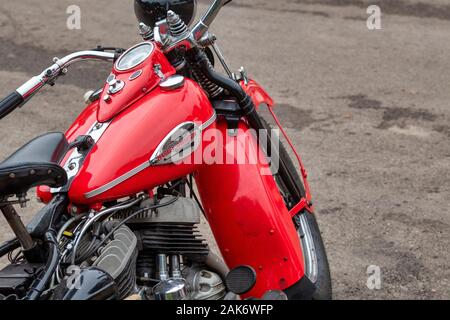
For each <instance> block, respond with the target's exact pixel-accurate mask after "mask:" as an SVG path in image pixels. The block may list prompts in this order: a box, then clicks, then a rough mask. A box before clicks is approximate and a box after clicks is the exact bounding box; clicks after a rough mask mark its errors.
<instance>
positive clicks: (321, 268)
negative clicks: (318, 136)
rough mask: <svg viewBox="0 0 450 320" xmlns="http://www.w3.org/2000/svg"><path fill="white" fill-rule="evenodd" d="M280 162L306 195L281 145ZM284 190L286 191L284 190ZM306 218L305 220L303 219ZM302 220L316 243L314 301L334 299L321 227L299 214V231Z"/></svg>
mask: <svg viewBox="0 0 450 320" xmlns="http://www.w3.org/2000/svg"><path fill="white" fill-rule="evenodd" d="M262 121H263V123H264V125H265V126H267V130H270V128H271V126H270V125H269V124H268V122H267V121H266V120H265V119H263V118H262ZM279 154H280V161H283V162H284V163H285V165H286V167H287V168H288V170H289V171H290V172H291V173H292V177H293V178H294V181H295V183H296V184H297V186H298V188H299V189H300V190H301V191H302V192H303V194H302V195H304V190H305V188H304V186H303V182H302V179H301V178H300V176H299V174H298V170H297V169H296V167H295V165H294V163H293V161H292V159H291V157H290V156H289V153H288V152H287V150H286V148H285V146H284V145H283V144H282V143H280V150H279ZM275 178H276V180H277V181H278V182H279V183H278V184H279V187H280V189H281V192H283V193H285V194H286V193H288V191H287V190H286V188H285V187H284V186H283V183H282V182H281V181H280V179H281V178H280V177H279V176H275ZM283 189H284V190H283ZM301 216H302V217H304V218H301ZM300 219H304V221H306V223H307V225H308V227H309V229H310V232H311V236H312V242H313V243H314V248H315V253H316V257H317V266H318V267H317V277H316V281H313V284H314V286H315V288H316V289H315V292H314V294H313V297H312V299H313V300H330V299H332V287H331V275H330V268H329V264H328V258H327V254H326V251H325V246H324V244H323V240H322V235H321V233H320V229H319V225H318V224H317V220H316V217H315V215H313V214H310V213H308V212H299V214H298V215H297V216H296V217H295V218H294V220H293V223H295V225H296V227H297V230H298V231H300V230H299V228H301V226H300V223H299V222H300Z"/></svg>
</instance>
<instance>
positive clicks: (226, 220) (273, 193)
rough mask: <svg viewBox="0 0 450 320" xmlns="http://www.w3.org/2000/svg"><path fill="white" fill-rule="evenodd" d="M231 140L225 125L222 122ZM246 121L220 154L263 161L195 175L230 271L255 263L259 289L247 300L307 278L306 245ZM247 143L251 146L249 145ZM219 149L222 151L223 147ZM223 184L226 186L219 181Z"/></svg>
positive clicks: (223, 131) (214, 168)
mask: <svg viewBox="0 0 450 320" xmlns="http://www.w3.org/2000/svg"><path fill="white" fill-rule="evenodd" d="M217 128H218V130H219V132H220V133H221V134H222V136H223V137H226V136H227V125H226V123H225V122H224V121H220V122H219V123H218V124H217ZM247 129H248V126H247V125H246V124H245V123H244V122H241V123H240V124H239V131H238V132H239V134H238V136H236V137H234V138H229V139H226V143H224V144H218V145H217V148H221V147H220V145H222V148H223V150H220V151H218V153H219V154H222V153H223V154H227V153H230V152H231V150H235V152H236V153H235V154H241V155H242V154H245V158H246V159H256V157H258V158H259V161H258V162H255V163H254V164H251V163H252V162H251V161H249V162H248V163H247V164H213V165H209V166H204V167H202V168H201V169H200V170H199V171H198V173H196V174H195V178H196V183H197V186H198V190H199V193H200V197H201V200H202V203H203V206H204V208H205V212H206V215H207V219H208V223H209V225H210V226H211V229H212V231H213V233H214V236H215V239H216V241H217V243H218V245H219V248H220V250H221V252H222V255H223V257H224V259H225V261H226V263H227V265H228V266H229V267H230V268H234V267H237V266H239V265H249V266H251V267H253V268H254V269H255V270H256V272H257V282H256V286H255V287H254V288H253V289H252V290H251V291H250V292H249V293H248V294H246V295H245V297H248V296H253V297H261V296H262V295H263V294H264V293H265V292H266V291H267V290H271V289H286V288H288V287H290V286H292V285H293V284H295V283H296V282H298V281H299V279H301V278H302V277H303V275H304V265H303V258H302V257H303V256H302V251H301V245H300V241H299V238H298V235H297V232H296V230H295V227H294V224H293V223H292V218H291V216H290V215H289V212H288V210H287V208H286V206H285V203H284V201H283V199H282V197H281V195H280V192H279V190H278V187H277V184H276V182H275V180H274V178H273V176H272V175H261V173H262V172H264V171H265V172H267V170H268V164H267V161H266V160H265V156H264V155H263V153H262V151H260V149H259V147H258V146H257V142H256V139H255V138H254V136H253V135H252V134H251V133H250V132H249V131H248V130H247ZM246 141H247V142H246ZM218 150H219V149H218ZM218 182H220V183H218Z"/></svg>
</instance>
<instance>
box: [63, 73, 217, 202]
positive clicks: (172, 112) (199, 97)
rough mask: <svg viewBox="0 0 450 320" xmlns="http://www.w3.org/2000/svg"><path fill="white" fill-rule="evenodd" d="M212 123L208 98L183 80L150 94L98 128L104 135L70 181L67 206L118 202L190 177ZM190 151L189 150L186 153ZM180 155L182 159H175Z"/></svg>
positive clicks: (205, 145) (207, 143) (200, 157)
mask: <svg viewBox="0 0 450 320" xmlns="http://www.w3.org/2000/svg"><path fill="white" fill-rule="evenodd" d="M215 120H216V115H215V112H214V110H213V108H212V106H211V104H210V102H209V100H208V98H207V96H206V95H205V94H204V93H203V91H202V90H201V89H200V87H199V86H198V85H197V84H196V83H195V82H193V81H191V80H189V79H186V80H185V83H184V86H183V87H182V88H179V89H176V90H173V91H165V90H163V89H161V88H160V87H157V88H155V89H154V90H153V91H152V92H150V93H149V94H147V95H146V96H144V97H143V98H142V99H141V100H139V101H138V102H136V103H135V104H133V105H132V106H130V107H129V108H127V109H125V110H124V111H123V112H121V113H120V114H119V115H118V116H116V117H114V119H112V120H111V121H110V122H109V123H104V124H103V125H106V126H107V128H106V130H105V131H104V132H103V134H102V135H101V137H100V139H99V140H98V141H97V143H96V145H95V146H94V147H93V149H92V150H91V152H90V153H89V154H88V156H87V157H86V159H85V160H84V161H83V164H82V166H81V168H80V170H79V172H78V174H77V175H76V177H75V178H74V179H73V181H72V184H71V187H70V190H69V197H70V199H71V201H72V202H73V203H75V204H91V203H100V202H104V201H109V200H114V199H119V198H121V197H125V196H129V195H133V194H135V193H138V192H140V191H145V190H151V189H153V188H154V187H156V186H158V185H160V184H163V183H166V182H167V181H172V180H176V179H178V178H180V177H183V176H185V175H187V174H189V173H191V172H193V171H195V170H196V169H197V168H198V166H199V165H201V163H202V154H203V150H204V148H207V147H208V145H209V143H211V142H209V141H205V139H203V137H204V131H205V130H206V129H208V128H214V127H215ZM80 134H86V133H81V132H80ZM208 140H209V139H208ZM189 146H190V147H191V148H192V149H189V148H187V149H186V147H189ZM183 150H184V151H185V152H186V153H187V154H185V156H184V157H181V158H177V155H178V154H179V151H183ZM194 150H195V152H193V153H191V151H194ZM171 157H173V158H174V160H170V158H171ZM173 161H175V163H172V162H173ZM180 161H181V163H180Z"/></svg>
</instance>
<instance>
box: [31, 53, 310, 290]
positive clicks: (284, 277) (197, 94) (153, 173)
mask: <svg viewBox="0 0 450 320" xmlns="http://www.w3.org/2000/svg"><path fill="white" fill-rule="evenodd" d="M156 63H157V64H159V65H161V70H162V72H163V73H164V74H165V76H169V75H171V74H173V73H174V70H173V68H172V67H171V66H170V64H169V63H168V62H167V60H166V58H165V57H164V55H163V54H162V53H161V52H160V51H159V49H158V48H155V49H154V53H153V54H152V56H151V57H149V58H148V59H147V61H146V62H145V63H143V64H142V65H140V66H138V67H136V68H134V69H133V70H131V71H129V72H119V71H118V70H113V71H112V72H113V74H114V75H115V76H116V77H117V79H118V80H122V81H124V82H126V84H125V88H124V90H123V91H122V92H119V93H117V94H115V95H112V96H111V101H110V102H107V101H105V100H104V99H103V97H104V95H105V92H106V90H104V93H103V94H102V98H101V99H100V100H99V101H98V102H95V103H93V104H91V105H89V106H88V107H87V108H86V109H85V110H84V111H83V112H82V113H81V114H80V116H79V117H78V118H77V119H76V120H75V122H74V123H73V125H72V126H71V127H70V128H69V130H68V131H67V132H66V136H67V139H68V140H69V141H74V140H75V139H76V138H77V137H78V136H80V135H85V134H86V133H87V132H88V131H89V129H90V128H92V126H93V125H94V124H95V123H96V122H110V123H109V126H108V128H107V129H106V131H105V132H104V133H103V135H102V136H101V138H100V139H99V140H98V141H97V143H96V145H95V146H94V147H93V149H92V150H91V151H90V153H89V154H88V155H87V157H86V159H85V160H84V162H83V164H82V166H81V168H80V170H79V172H78V174H77V176H76V177H75V178H74V180H73V181H72V184H71V186H70V190H69V198H70V200H71V205H73V206H75V207H90V208H95V209H97V210H99V209H100V208H101V206H102V203H104V202H106V201H111V200H117V199H120V198H123V197H125V196H132V195H134V194H136V193H139V192H142V191H147V192H149V193H150V194H151V193H152V189H153V188H155V187H157V186H159V185H162V184H165V183H167V182H169V181H173V180H175V179H178V178H181V177H184V176H186V175H188V174H191V173H194V174H195V178H196V183H197V187H198V190H199V193H200V196H201V199H202V203H203V206H204V208H205V211H206V215H207V218H208V222H209V224H210V226H211V229H212V230H213V233H214V235H215V238H216V241H217V243H218V244H219V247H220V250H221V252H222V255H223V257H224V259H225V261H226V263H227V264H228V266H229V267H230V268H234V267H237V266H239V265H249V266H251V267H253V268H254V269H255V270H256V272H257V283H256V285H255V287H254V288H253V289H252V290H251V291H250V292H249V293H247V294H246V295H244V297H250V296H253V297H261V296H262V295H263V294H264V293H265V292H266V291H268V290H273V289H281V290H283V289H286V288H289V287H290V286H292V285H293V284H295V283H297V282H298V281H299V280H300V279H301V278H302V277H303V276H304V265H303V255H302V251H301V244H300V240H299V238H298V235H297V232H296V229H295V226H294V224H293V223H292V216H291V214H290V212H288V210H287V208H286V206H285V203H284V201H283V198H282V196H281V194H280V192H279V190H278V187H277V184H276V182H275V180H274V178H273V176H272V175H270V174H269V175H264V174H262V173H263V172H265V173H266V174H267V173H268V172H270V170H269V165H268V164H267V160H266V158H265V156H264V154H263V152H262V151H261V150H260V149H259V147H258V145H257V142H256V139H255V137H254V136H253V135H252V134H251V132H249V131H248V129H249V127H248V125H247V124H246V122H245V121H241V122H240V123H239V130H238V134H237V136H235V137H231V138H230V137H229V139H227V140H226V142H225V143H219V141H220V139H218V135H217V134H220V136H221V137H222V138H225V137H227V136H228V131H227V124H226V122H225V121H224V120H219V121H218V122H217V123H212V124H211V126H209V128H208V129H215V130H212V131H209V130H208V131H207V132H203V133H202V144H201V147H200V148H199V149H198V150H197V151H196V152H195V153H194V154H193V155H191V157H190V159H191V163H189V164H188V163H182V164H168V165H161V166H150V167H148V168H146V169H143V170H142V171H139V172H137V173H135V174H134V175H130V176H129V177H127V179H124V180H123V181H121V182H119V183H118V184H117V185H114V186H111V187H110V188H106V189H105V190H104V191H103V193H99V194H96V195H94V196H92V197H89V198H87V197H86V194H87V193H90V192H92V191H94V190H98V189H99V188H100V187H104V186H105V185H108V184H110V183H111V182H112V181H115V180H116V179H117V178H118V177H122V176H123V175H124V174H126V173H129V172H131V171H133V169H135V168H137V167H139V166H140V165H142V164H143V163H145V162H148V161H149V159H150V157H151V156H152V154H153V153H154V152H155V150H156V148H157V146H158V145H159V144H160V143H161V142H162V141H163V139H164V138H165V137H166V136H167V135H168V134H169V133H170V132H171V131H172V130H173V129H174V128H175V127H177V126H178V125H180V124H181V123H183V122H188V121H192V122H195V123H197V124H198V125H201V124H204V123H205V122H207V121H208V120H210V119H212V118H213V117H214V110H213V108H212V106H211V103H210V101H209V99H208V97H207V96H206V94H205V93H204V92H203V90H202V89H201V88H200V87H199V86H198V84H197V83H195V82H194V81H191V80H189V79H186V82H185V84H184V86H183V87H182V88H179V89H176V90H173V91H163V90H161V89H160V88H159V86H158V82H159V81H160V78H159V77H157V75H155V73H154V70H153V68H154V65H155V64H156ZM136 70H142V71H143V73H142V75H141V76H140V77H139V78H136V79H135V80H130V75H131V74H132V73H133V72H134V71H136ZM241 85H242V86H243V88H244V89H245V90H246V92H247V93H248V94H249V95H250V96H251V97H252V99H253V101H254V103H255V105H257V106H259V105H260V104H263V103H264V104H266V105H268V106H269V107H272V106H273V105H274V102H273V100H272V98H271V97H270V96H269V95H268V94H267V92H266V91H265V90H264V89H263V88H262V87H261V86H260V85H259V84H258V83H256V82H255V81H254V80H250V81H249V82H248V83H247V84H245V83H243V82H242V83H241ZM104 89H107V87H105V88H104ZM277 121H278V120H277ZM283 132H284V131H283ZM211 148H212V149H215V150H216V154H217V152H218V153H219V154H224V155H227V154H229V153H230V151H231V149H230V148H235V153H233V154H234V156H236V155H237V156H238V157H239V158H242V157H244V158H245V159H247V160H249V159H257V161H256V162H252V161H247V162H246V163H245V164H240V163H236V162H235V161H237V159H235V158H234V159H233V158H232V160H233V162H232V163H234V164H219V163H212V164H211V163H210V162H208V163H202V162H201V161H197V162H196V161H194V159H195V160H199V159H200V160H205V158H204V157H203V156H204V154H205V151H206V150H211ZM219 151H220V152H219ZM69 155H70V153H69V154H68V155H67V156H66V159H65V160H63V162H62V165H64V164H65V162H66V161H67V159H68V157H69ZM206 160H208V161H211V159H206ZM299 161H300V159H299ZM304 179H305V181H306V176H304ZM305 187H306V188H307V190H308V191H307V192H308V194H309V187H308V185H307V183H306V184H305ZM38 196H39V197H40V198H41V199H42V200H43V201H49V200H50V199H51V193H50V189H48V188H44V187H40V188H38ZM305 202H306V201H305ZM305 202H301V205H303V204H304V203H305ZM299 205H300V204H299ZM299 205H298V206H299ZM298 206H297V207H296V208H298Z"/></svg>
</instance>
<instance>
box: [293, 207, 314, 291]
mask: <svg viewBox="0 0 450 320" xmlns="http://www.w3.org/2000/svg"><path fill="white" fill-rule="evenodd" d="M307 214H309V213H303V214H300V215H299V216H297V218H296V219H297V222H298V225H299V226H298V230H297V234H298V237H299V239H300V243H301V245H302V253H303V260H304V261H303V262H304V268H305V275H306V276H307V277H308V279H309V280H311V282H312V283H316V281H317V276H318V273H319V264H318V262H317V253H316V247H315V245H314V239H313V236H312V233H311V228H310V227H309V223H308V220H307V218H306V215H307Z"/></svg>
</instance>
